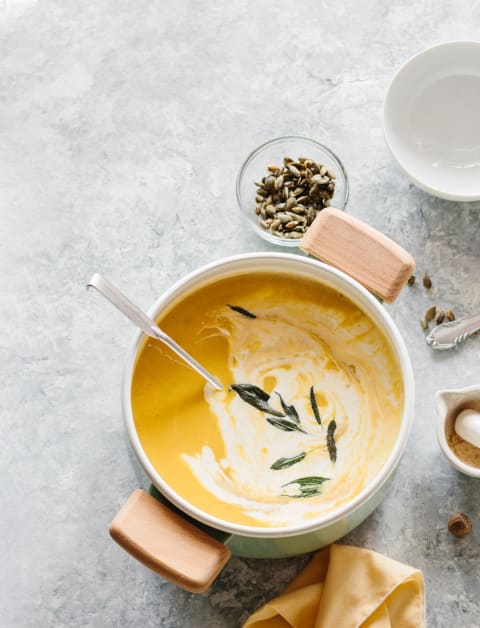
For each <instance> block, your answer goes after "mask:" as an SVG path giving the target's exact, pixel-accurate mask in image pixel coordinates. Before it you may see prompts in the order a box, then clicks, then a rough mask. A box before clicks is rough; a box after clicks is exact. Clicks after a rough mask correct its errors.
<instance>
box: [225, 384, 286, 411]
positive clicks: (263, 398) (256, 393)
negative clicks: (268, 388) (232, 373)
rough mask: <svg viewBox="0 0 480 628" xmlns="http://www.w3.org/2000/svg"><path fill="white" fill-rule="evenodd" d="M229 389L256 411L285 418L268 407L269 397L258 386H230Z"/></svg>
mask: <svg viewBox="0 0 480 628" xmlns="http://www.w3.org/2000/svg"><path fill="white" fill-rule="evenodd" d="M230 388H231V390H234V391H235V392H236V393H237V395H238V396H239V397H240V399H242V400H243V401H245V402H246V403H248V404H250V405H251V406H253V407H254V408H257V410H261V411H262V412H268V413H269V414H273V415H274V416H285V415H284V414H282V413H281V412H279V411H278V410H274V409H273V408H271V407H270V406H269V405H268V400H269V399H270V395H269V394H268V393H266V392H265V391H264V390H262V389H261V388H259V387H258V386H254V385H253V384H232V385H231V386H230Z"/></svg>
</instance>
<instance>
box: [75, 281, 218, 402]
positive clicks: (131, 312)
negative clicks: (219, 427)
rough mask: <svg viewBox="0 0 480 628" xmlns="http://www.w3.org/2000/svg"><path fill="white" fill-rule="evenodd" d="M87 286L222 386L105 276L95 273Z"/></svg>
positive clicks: (200, 373) (198, 371)
mask: <svg viewBox="0 0 480 628" xmlns="http://www.w3.org/2000/svg"><path fill="white" fill-rule="evenodd" d="M87 288H95V290H97V291H98V292H100V294H101V295H103V296H104V297H105V298H106V299H108V301H110V303H112V304H113V305H114V306H115V307H116V308H118V309H119V310H120V312H123V314H125V316H126V317H127V318H129V319H130V320H131V321H132V323H133V324H134V325H136V326H137V327H139V328H140V329H141V330H142V331H143V333H144V334H147V336H151V337H152V338H156V339H157V340H161V341H162V342H163V343H165V344H166V345H167V347H170V349H171V350H172V351H174V352H175V353H176V354H177V355H178V356H179V357H180V358H182V360H183V361H184V362H186V363H187V364H188V365H189V366H191V367H192V369H194V370H195V371H197V373H199V375H201V376H202V377H203V378H205V379H206V380H207V382H208V383H209V384H211V385H212V386H213V387H214V388H216V389H217V390H222V389H223V386H222V384H221V383H220V382H219V381H218V379H217V378H216V377H213V375H211V374H210V373H209V372H208V371H207V370H206V369H204V368H203V366H202V365H201V364H199V363H198V362H197V361H196V360H195V358H192V356H191V355H190V354H189V353H187V352H186V351H185V349H182V347H181V346H180V345H178V344H177V343H176V342H175V340H172V338H170V336H168V335H167V334H166V333H165V332H164V331H162V330H161V329H160V328H159V327H158V326H157V324H156V323H155V321H154V320H152V319H151V318H150V317H149V316H147V315H146V314H145V312H143V311H142V310H141V309H140V308H138V307H137V306H136V305H134V304H133V303H132V302H131V301H130V299H128V298H127V297H126V296H125V295H124V294H123V293H122V292H120V290H118V288H115V286H113V285H112V284H111V283H110V282H109V281H108V280H107V279H105V277H102V276H101V275H99V274H98V273H95V275H93V277H92V278H91V279H90V281H89V282H88V283H87Z"/></svg>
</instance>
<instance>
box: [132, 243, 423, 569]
mask: <svg viewBox="0 0 480 628" xmlns="http://www.w3.org/2000/svg"><path fill="white" fill-rule="evenodd" d="M259 270H260V271H265V272H268V271H277V272H278V271H284V272H286V273H288V274H290V275H295V274H298V275H303V276H306V277H310V278H311V279H314V280H315V281H318V282H319V283H320V284H322V285H326V286H328V287H331V288H333V289H335V290H337V291H338V292H340V293H342V294H344V295H345V296H347V297H348V298H349V299H350V300H351V301H352V302H353V303H355V304H356V305H357V306H358V307H359V308H360V309H361V310H362V311H363V312H365V314H367V316H368V317H369V318H370V319H371V320H372V321H373V322H374V323H375V324H376V325H377V326H378V328H379V329H381V330H382V331H383V333H384V334H385V336H386V337H387V338H388V339H389V341H390V344H391V347H392V349H393V351H394V353H395V355H396V357H397V359H398V363H399V365H400V369H401V374H402V379H403V386H404V408H403V416H402V421H401V426H400V431H399V434H398V437H397V440H396V442H395V445H394V447H393V449H392V451H391V453H390V455H389V457H388V459H387V461H386V463H385V464H384V466H383V468H382V469H381V471H380V472H379V473H378V475H377V476H376V477H375V478H374V479H373V481H372V482H370V484H369V485H367V486H366V487H365V488H364V490H363V491H362V492H361V493H360V494H359V495H357V496H356V497H355V498H354V499H352V500H351V501H350V502H348V503H347V504H345V505H342V506H340V507H339V508H337V509H336V510H335V511H334V512H332V513H328V514H325V515H321V516H318V517H317V518H315V519H312V520H310V521H308V522H304V521H303V522H301V523H294V524H291V525H289V526H286V527H282V528H265V527H259V526H258V527H256V526H247V525H240V524H235V523H232V522H230V521H225V520H222V519H220V518H218V517H216V516H213V515H212V514H210V513H209V512H206V511H203V510H200V509H199V508H197V507H195V506H193V505H192V504H191V503H189V502H188V501H187V500H186V499H185V498H184V497H182V496H181V495H179V494H178V493H176V492H175V491H174V490H173V489H172V487H170V486H169V485H168V484H167V483H166V482H165V480H164V479H163V478H162V476H161V475H160V474H159V473H158V472H157V471H156V470H155V468H154V467H153V465H152V464H151V462H150V460H149V459H148V457H147V455H146V454H145V451H144V450H143V447H142V445H141V443H140V440H139V438H138V434H137V431H136V428H135V423H134V419H133V414H132V405H131V384H132V375H133V370H134V367H135V362H136V358H137V355H138V352H139V350H140V348H141V346H142V342H143V340H144V336H143V334H142V333H141V332H138V333H137V335H136V337H135V341H134V343H133V346H132V347H131V349H130V351H129V353H128V357H127V363H126V368H125V373H124V379H123V392H122V400H123V413H124V418H125V426H126V429H127V433H128V436H129V439H130V442H131V444H132V446H133V449H134V451H135V454H136V456H137V458H138V460H139V461H140V463H141V465H142V467H143V469H144V470H145V472H146V474H147V475H148V477H149V478H150V480H151V482H152V484H153V485H154V487H155V488H156V489H158V491H159V493H161V495H162V496H163V497H164V498H165V499H166V501H168V502H170V504H173V505H174V506H176V507H177V508H178V509H179V510H180V511H182V512H183V513H186V514H187V515H188V516H189V517H191V518H192V520H194V521H195V522H200V523H201V524H205V525H207V526H209V528H211V529H214V530H216V531H220V535H221V536H222V540H223V541H224V542H225V544H226V545H227V546H228V547H229V548H230V549H231V550H232V551H233V552H234V553H236V554H239V555H242V556H250V557H258V558H261V557H264V558H267V557H268V558H273V557H284V556H289V555H294V554H300V553H304V552H308V551H312V550H314V549H318V548H320V547H323V546H325V545H327V544H329V543H331V542H333V541H335V540H337V539H338V538H340V537H341V536H344V535H345V534H347V533H348V532H350V531H351V530H352V529H353V528H354V527H355V526H357V525H358V524H359V523H361V522H362V521H363V520H364V519H365V518H366V517H367V516H368V515H369V514H370V513H371V512H372V511H373V510H374V508H376V506H377V505H378V504H379V502H380V501H381V499H382V497H383V496H384V493H385V491H386V487H387V482H388V480H389V478H390V477H391V475H392V473H393V471H394V470H395V468H396V466H397V465H398V462H399V461H400V458H401V456H402V453H403V451H404V449H405V446H406V443H407V438H408V435H409V432H410V426H411V422H412V414H413V405H414V381H413V373H412V367H411V364H410V360H409V357H408V353H407V350H406V347H405V344H404V342H403V340H402V338H401V336H400V333H399V331H398V329H397V327H396V326H395V324H394V323H393V321H392V319H391V318H390V316H389V314H388V313H387V312H386V311H385V309H384V307H383V306H382V305H381V303H380V302H379V301H378V300H377V298H375V297H374V296H372V294H370V293H369V292H368V291H367V290H366V289H365V288H363V287H362V286H361V285H360V284H359V283H358V282H357V281H356V280H355V279H352V278H351V277H349V276H348V275H346V274H345V273H343V272H341V271H339V270H336V269H335V268H332V267H331V266H328V265H326V264H324V263H322V262H319V261H317V260H314V259H312V258H308V257H303V256H299V255H292V254H288V253H250V254H245V255H237V256H235V257H229V258H226V259H221V260H218V261H216V262H213V263H211V264H208V265H207V266H203V267H202V268H200V269H198V270H196V271H194V272H192V273H190V274H189V275H187V276H186V277H184V278H183V279H181V280H180V281H178V282H177V283H176V284H175V285H174V286H173V287H172V288H170V290H168V291H167V292H166V293H165V294H164V295H163V296H162V297H160V298H159V299H158V300H157V301H156V302H155V303H154V305H153V306H152V307H151V308H150V310H149V312H148V313H149V315H150V316H151V317H152V318H153V319H156V318H158V317H159V316H160V315H161V313H162V312H163V311H164V310H165V308H167V307H168V306H169V305H170V304H171V303H173V302H176V301H177V300H178V299H181V298H182V297H183V296H186V295H187V294H189V293H190V292H191V291H192V290H193V289H197V288H199V287H200V286H201V285H203V284H206V283H210V282H211V281H213V280H218V279H222V278H225V277H229V276H232V275H235V274H238V273H242V274H243V273H246V272H247V273H248V272H249V271H259ZM210 531H211V530H210ZM214 534H215V532H214ZM217 537H218V535H217Z"/></svg>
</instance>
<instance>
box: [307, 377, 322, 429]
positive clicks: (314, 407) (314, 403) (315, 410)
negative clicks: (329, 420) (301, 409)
mask: <svg viewBox="0 0 480 628" xmlns="http://www.w3.org/2000/svg"><path fill="white" fill-rule="evenodd" d="M310 405H311V406H312V410H313V414H314V416H315V420H316V421H317V423H318V424H319V425H321V424H322V418H321V416H320V412H319V411H318V406H317V400H316V399H315V391H314V390H313V386H312V387H311V388H310Z"/></svg>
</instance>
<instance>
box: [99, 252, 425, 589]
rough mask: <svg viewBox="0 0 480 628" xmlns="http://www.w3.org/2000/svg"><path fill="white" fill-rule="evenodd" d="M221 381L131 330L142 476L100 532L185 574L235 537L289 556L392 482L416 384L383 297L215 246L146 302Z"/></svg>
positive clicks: (285, 260) (196, 571) (300, 260)
mask: <svg viewBox="0 0 480 628" xmlns="http://www.w3.org/2000/svg"><path fill="white" fill-rule="evenodd" d="M149 314H150V316H151V317H152V318H154V319H155V320H156V321H157V323H158V325H159V326H160V328H162V329H163V330H164V331H165V332H167V333H168V334H169V335H170V336H171V337H173V338H174V339H176V340H177V341H178V342H180V343H181V344H182V346H183V347H184V348H185V349H186V350H187V351H188V352H189V353H190V354H192V355H193V356H194V357H195V358H196V359H198V360H199V361H200V362H201V364H202V365H204V366H205V367H206V368H207V369H208V370H209V371H210V372H211V373H213V374H214V375H215V376H216V377H218V378H219V379H220V381H221V382H222V384H223V386H224V388H223V390H215V389H213V388H212V387H211V386H210V385H209V384H208V383H206V382H205V381H204V380H203V379H202V378H201V377H200V376H199V375H198V374H197V373H195V372H194V371H193V370H191V369H190V368H189V367H188V366H186V365H185V364H184V363H183V362H181V361H180V360H179V359H178V358H177V357H176V356H175V355H174V354H173V353H171V351H170V350H169V349H168V348H167V347H165V346H164V345H162V344H161V343H160V342H157V341H156V340H154V339H152V338H147V337H146V336H145V335H143V334H142V333H140V332H138V333H137V335H136V337H135V340H134V343H133V346H132V347H131V349H130V352H129V355H128V358H127V364H126V369H125V375H124V381H123V412H124V417H125V425H126V429H127V433H128V437H129V440H130V442H131V444H132V447H133V450H134V452H135V454H136V457H137V458H138V460H139V461H140V463H141V465H142V467H143V469H144V471H145V472H146V474H147V476H148V478H149V480H150V481H151V483H152V488H151V490H150V492H149V493H147V492H144V491H140V490H137V491H135V492H134V493H133V495H132V496H131V497H130V499H129V500H128V502H127V504H126V505H125V506H124V508H122V510H121V511H120V512H119V513H118V515H117V516H116V518H115V519H114V521H113V522H112V525H111V534H112V536H113V537H114V539H115V540H116V541H117V542H119V543H120V544H121V545H122V546H123V547H124V548H125V549H126V550H127V551H128V552H130V553H131V554H132V555H134V556H135V557H136V558H138V559H139V560H140V561H142V562H143V563H144V564H146V565H147V566H149V567H150V568H152V569H154V570H155V571H157V572H158V573H160V574H162V575H163V576H165V577H167V578H170V579H171V580H173V581H174V582H176V583H177V584H179V585H180V586H182V587H184V588H186V589H187V590H190V591H194V592H198V591H203V590H205V589H206V588H208V586H209V584H210V583H211V582H212V580H213V579H214V577H215V576H216V575H217V573H218V572H219V571H220V569H221V567H222V566H223V564H224V563H225V562H226V560H228V557H229V555H230V553H234V554H236V555H239V556H245V557H256V558H261V557H264V558H276V557H286V556H292V555H296V554H301V553H304V552H309V551H312V550H315V549H318V548H321V547H323V546H325V545H327V544H329V543H332V542H334V541H336V540H337V539H339V538H340V537H342V536H344V535H345V534H347V533H348V532H349V531H351V530H352V529H353V528H354V527H355V526H357V525H358V524H359V523H360V522H362V521H363V520H364V519H365V518H366V517H367V516H368V515H369V514H370V513H371V512H372V511H373V510H374V508H375V507H376V506H377V505H378V504H379V503H380V501H381V499H382V498H383V496H384V495H385V493H386V491H387V490H388V486H389V482H390V480H391V478H392V473H393V471H394V470H395V468H396V466H397V464H398V462H399V460H400V457H401V455H402V452H403V450H404V448H405V445H406V442H407V437H408V434H409V430H410V424H411V420H412V411H413V396H414V384H413V375H412V368H411V365H410V361H409V357H408V354H407V350H406V348H405V344H404V342H403V340H402V338H401V336H400V334H399V331H398V330H397V328H396V326H395V324H394V323H393V321H392V319H391V318H390V316H389V314H388V313H387V312H386V310H385V308H384V307H383V306H382V304H381V302H380V301H379V299H378V298H376V297H375V296H373V295H372V294H371V293H370V292H369V291H368V290H367V289H366V288H364V287H363V286H362V285H360V283H359V282H358V281H356V280H355V279H353V278H352V277H350V276H349V275H347V274H346V273H344V272H342V271H340V270H338V269H336V268H333V267H332V266H329V265H327V264H325V263H322V262H320V261H318V260H316V259H312V258H310V257H304V256H300V255H295V254H294V255H292V254H286V253H253V254H245V255H238V256H235V257H230V258H227V259H221V260H219V261H216V262H214V263H211V264H209V265H207V266H204V267H202V268H200V269H198V270H196V271H194V272H193V273H191V274H190V275H188V276H187V277H185V278H183V279H182V280H180V281H179V282H177V283H176V284H175V285H174V286H173V287H172V288H171V289H170V290H168V292H167V293H166V294H164V295H163V296H162V297H161V298H160V299H158V300H157V301H156V302H155V303H154V305H153V306H152V307H151V308H150V310H149Z"/></svg>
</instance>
